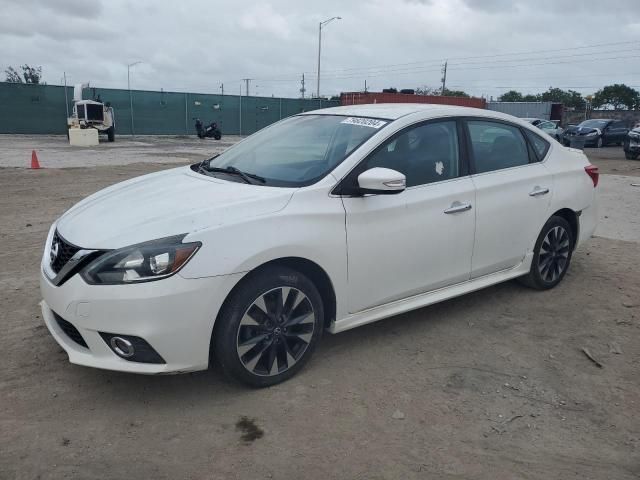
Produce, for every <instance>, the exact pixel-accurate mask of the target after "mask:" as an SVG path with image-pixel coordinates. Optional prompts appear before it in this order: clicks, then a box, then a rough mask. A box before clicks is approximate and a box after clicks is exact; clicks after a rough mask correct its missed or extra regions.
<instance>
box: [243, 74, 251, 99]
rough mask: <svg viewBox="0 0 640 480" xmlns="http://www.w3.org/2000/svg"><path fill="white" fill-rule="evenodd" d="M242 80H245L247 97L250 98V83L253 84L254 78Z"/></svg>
mask: <svg viewBox="0 0 640 480" xmlns="http://www.w3.org/2000/svg"><path fill="white" fill-rule="evenodd" d="M242 80H244V84H245V94H246V95H245V96H246V97H248V96H249V83H250V82H251V80H253V79H252V78H243V79H242Z"/></svg>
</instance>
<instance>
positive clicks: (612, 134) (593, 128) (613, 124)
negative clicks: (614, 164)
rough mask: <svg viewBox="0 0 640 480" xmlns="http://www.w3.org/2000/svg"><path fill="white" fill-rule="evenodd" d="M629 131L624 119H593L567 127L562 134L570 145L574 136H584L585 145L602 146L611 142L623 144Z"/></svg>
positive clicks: (563, 141)
mask: <svg viewBox="0 0 640 480" xmlns="http://www.w3.org/2000/svg"><path fill="white" fill-rule="evenodd" d="M627 133H629V128H627V124H626V123H625V122H624V121H622V120H611V119H591V120H585V121H584V122H582V123H580V124H579V125H570V126H569V127H567V129H566V130H565V131H564V134H563V135H562V143H563V144H564V145H566V146H570V145H571V140H572V138H573V137H583V138H584V146H585V147H597V148H601V147H604V146H605V145H611V144H616V145H621V144H622V143H623V142H624V140H625V138H626V136H627ZM581 140H582V139H581Z"/></svg>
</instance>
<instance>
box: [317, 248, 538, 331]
mask: <svg viewBox="0 0 640 480" xmlns="http://www.w3.org/2000/svg"><path fill="white" fill-rule="evenodd" d="M532 259H533V252H529V253H528V254H527V255H526V256H525V258H524V259H523V261H522V262H521V263H520V264H519V265H516V266H515V267H512V268H509V269H507V270H501V271H499V272H495V273H491V274H489V275H485V276H483V277H479V278H474V279H473V280H467V281H466V282H461V283H456V284H455V285H450V286H448V287H443V288H440V289H438V290H432V291H430V292H426V293H421V294H419V295H414V296H413V297H408V298H405V299H402V300H396V301H395V302H391V303H387V304H385V305H380V306H378V307H374V308H369V309H367V310H362V311H360V312H357V313H353V314H351V315H348V316H346V317H344V318H342V319H340V320H336V321H335V322H333V323H332V324H331V326H330V327H329V332H331V333H339V332H344V331H345V330H350V329H352V328H356V327H359V326H361V325H366V324H367V323H372V322H376V321H378V320H382V319H384V318H388V317H392V316H394V315H399V314H401V313H405V312H409V311H411V310H416V309H418V308H422V307H426V306H428V305H433V304H434V303H438V302H442V301H444V300H449V299H450V298H454V297H459V296H461V295H464V294H466V293H470V292H474V291H476V290H480V289H482V288H485V287H490V286H491V285H495V284H497V283H502V282H505V281H507V280H511V279H513V278H517V277H520V276H522V275H526V274H527V273H529V269H530V268H531V260H532Z"/></svg>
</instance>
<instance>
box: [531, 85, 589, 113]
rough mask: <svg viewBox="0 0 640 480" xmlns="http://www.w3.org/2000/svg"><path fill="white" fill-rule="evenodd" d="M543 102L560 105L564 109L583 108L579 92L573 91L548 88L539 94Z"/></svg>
mask: <svg viewBox="0 0 640 480" xmlns="http://www.w3.org/2000/svg"><path fill="white" fill-rule="evenodd" d="M540 100H541V101H543V102H556V103H562V104H564V106H565V107H569V108H575V109H581V108H583V107H584V98H582V95H581V94H580V92H576V91H575V90H562V89H561V88H553V87H549V90H547V91H546V92H544V93H542V94H540Z"/></svg>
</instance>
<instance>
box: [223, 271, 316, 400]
mask: <svg viewBox="0 0 640 480" xmlns="http://www.w3.org/2000/svg"><path fill="white" fill-rule="evenodd" d="M278 291H279V292H280V293H278ZM284 297H286V298H284ZM292 298H293V299H292ZM296 302H298V303H296ZM256 303H259V304H261V305H262V306H264V309H263V308H261V307H259V306H257V305H256ZM287 310H288V312H287ZM309 311H310V313H309ZM249 312H252V313H249ZM323 328H324V307H323V304H322V297H321V296H320V293H318V289H317V288H316V287H315V285H314V284H313V282H311V280H309V279H308V278H307V277H306V276H304V275H303V274H301V273H300V272H297V271H295V270H292V269H290V268H286V267H279V266H273V267H266V268H263V269H260V270H258V271H256V272H254V273H251V274H249V275H248V276H247V277H246V278H245V279H243V280H242V282H241V283H240V284H239V285H238V287H236V288H235V289H234V291H233V292H232V293H231V295H230V297H229V298H228V299H227V300H226V301H225V303H224V306H223V307H222V310H221V311H220V314H219V315H218V319H217V320H216V325H215V328H214V332H213V336H212V340H211V348H212V350H213V352H212V353H213V356H214V357H215V360H216V361H217V363H218V364H219V365H220V366H221V368H222V370H223V372H224V373H225V375H227V376H228V377H230V378H231V379H233V380H236V381H239V382H242V383H245V384H247V385H250V386H252V387H268V386H271V385H275V384H277V383H280V382H283V381H285V380H287V379H289V378H291V377H292V376H293V375H295V374H296V373H297V372H298V371H300V369H302V367H304V365H305V364H306V363H307V361H308V360H309V358H310V357H311V355H312V354H313V351H314V350H315V347H316V345H317V344H318V342H319V340H320V338H321V337H322V331H323ZM274 352H275V353H274ZM256 358H257V360H256Z"/></svg>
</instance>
